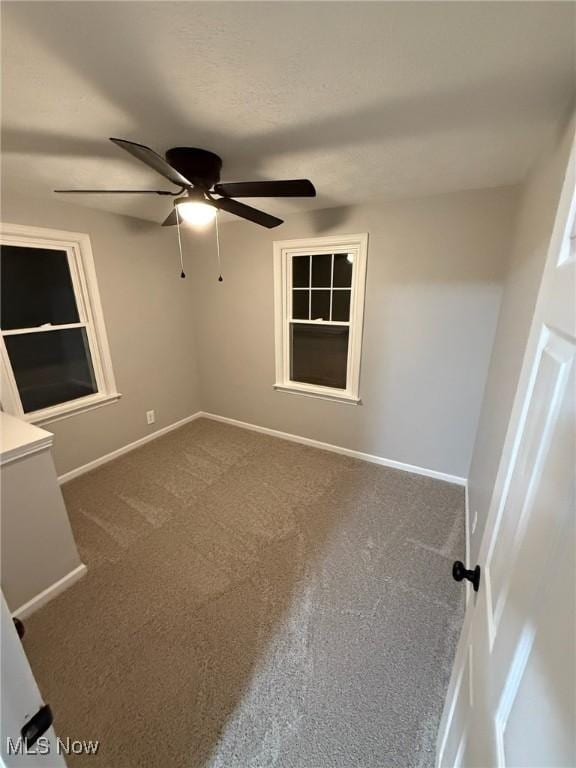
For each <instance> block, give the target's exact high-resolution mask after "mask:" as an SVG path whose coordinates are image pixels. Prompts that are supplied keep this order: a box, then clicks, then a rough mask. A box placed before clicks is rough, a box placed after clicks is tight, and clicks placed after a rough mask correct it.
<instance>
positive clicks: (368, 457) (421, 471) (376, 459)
mask: <svg viewBox="0 0 576 768" xmlns="http://www.w3.org/2000/svg"><path fill="white" fill-rule="evenodd" d="M199 416H201V417H203V418H205V419H212V420H213V421H221V422H223V423H224V424H232V425H234V426H236V427H242V428H243V429H250V430H252V431H253V432H262V434H264V435H271V436H272V437H279V438H280V439H282V440H289V441H290V442H293V443H301V444H302V445H307V446H310V447H311V448H319V449H321V450H323V451H331V452H332V453H340V454H342V455H343V456H350V457H351V458H353V459H360V460H361V461H368V462H370V463H371V464H380V465H381V466H383V467H390V468H391V469H399V470H401V471H402V472H412V474H415V475H424V476H425V477H432V478H434V480H443V481H444V482H446V483H453V484H454V485H462V486H466V478H465V477H459V476H458V475H449V474H448V473H446V472H438V470H436V469H427V468H426V467H417V466H415V465H414V464H405V463H404V462H402V461H395V460H394V459H385V458H383V457H382V456H374V455H372V454H370V453H362V452H361V451H354V450H352V449H351V448H344V447H342V446H340V445H332V444H331V443H323V442H321V441H320V440H313V439H312V438H310V437H302V436H301V435H293V434H291V433H290V432H280V431H279V430H278V429H270V428H269V427H259V426H257V425H256V424H249V423H248V422H246V421H238V419H230V418H228V417H227V416H218V415H217V414H215V413H206V412H203V411H201V412H200V413H199V414H196V417H199Z"/></svg>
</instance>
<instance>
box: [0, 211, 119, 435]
mask: <svg viewBox="0 0 576 768" xmlns="http://www.w3.org/2000/svg"><path fill="white" fill-rule="evenodd" d="M0 288H1V296H0V326H1V342H0V356H1V362H2V406H3V408H4V410H7V411H9V412H10V413H12V414H13V415H16V416H20V417H23V418H25V419H27V420H29V421H36V422H44V421H50V420H51V419H53V418H59V417H61V416H63V415H67V414H71V413H73V412H76V411H79V410H87V409H89V408H92V407H96V406H98V405H102V404H104V403H105V402H110V401H113V400H117V399H118V397H119V395H118V393H116V391H115V386H114V379H113V375H112V369H111V362H110V357H109V353H108V347H107V342H106V337H105V329H104V326H103V320H102V317H101V308H100V303H99V298H98V291H97V286H96V276H95V272H94V268H93V263H92V259H91V251H90V241H89V239H88V236H87V235H75V234H74V233H70V232H58V231H55V230H44V229H40V228H36V227H23V226H18V225H2V231H1V239H0Z"/></svg>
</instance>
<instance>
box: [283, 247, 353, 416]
mask: <svg viewBox="0 0 576 768" xmlns="http://www.w3.org/2000/svg"><path fill="white" fill-rule="evenodd" d="M366 249H367V236H366V235H352V236H346V237H340V238H316V239H312V240H309V241H284V242H281V243H276V244H275V279H276V385H275V386H276V388H277V389H282V390H289V391H294V392H299V393H302V394H310V395H317V396H322V397H329V398H331V399H342V400H348V401H354V402H358V400H359V375H360V357H361V355H360V352H361V341H362V317H363V310H364V306H363V305H364V282H365V271H366Z"/></svg>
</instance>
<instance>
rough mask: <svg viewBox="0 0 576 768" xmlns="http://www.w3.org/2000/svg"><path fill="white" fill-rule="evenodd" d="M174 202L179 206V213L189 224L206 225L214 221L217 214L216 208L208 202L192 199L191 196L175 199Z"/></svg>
mask: <svg viewBox="0 0 576 768" xmlns="http://www.w3.org/2000/svg"><path fill="white" fill-rule="evenodd" d="M174 204H175V205H176V207H177V208H178V215H179V216H180V218H182V219H183V220H184V221H185V222H187V223H188V224H194V225H196V226H200V227H201V226H204V225H206V224H210V222H211V221H214V218H215V216H216V209H215V208H213V207H212V206H211V205H208V204H207V203H202V202H199V201H198V200H190V199H189V198H186V197H184V198H180V199H179V200H175V201H174Z"/></svg>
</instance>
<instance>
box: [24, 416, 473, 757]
mask: <svg viewBox="0 0 576 768" xmlns="http://www.w3.org/2000/svg"><path fill="white" fill-rule="evenodd" d="M64 495H65V499H66V503H67V506H68V510H69V514H70V519H71V523H72V527H73V529H74V534H75V536H76V540H77V543H78V547H79V550H80V555H81V557H82V559H83V561H84V562H85V563H86V564H87V565H88V574H87V575H86V577H85V578H84V579H82V580H81V581H80V582H78V583H77V584H76V585H74V586H73V587H72V588H71V589H69V590H68V591H67V592H65V593H64V594H62V595H61V596H59V597H58V598H56V599H55V600H53V601H52V602H51V603H49V604H48V605H46V606H45V607H44V608H42V609H41V610H40V611H38V612H37V613H35V614H34V615H33V616H31V617H30V618H29V619H28V620H27V622H26V636H25V638H24V646H25V649H26V652H27V654H28V657H29V659H30V662H31V665H32V668H33V671H34V673H35V675H36V678H37V680H38V683H39V685H40V688H41V690H42V693H43V695H44V697H45V700H46V701H48V702H49V703H50V704H51V706H52V708H53V710H54V712H55V727H56V732H57V733H58V735H59V736H60V737H61V738H65V737H70V738H71V739H93V740H94V739H97V740H99V741H100V747H99V751H98V753H97V754H96V755H95V756H93V755H92V756H78V757H69V758H67V759H68V762H69V764H70V765H72V766H76V765H86V766H93V768H136V767H138V768H145V767H146V766H150V767H151V768H170V767H172V766H173V767H174V768H180V767H181V768H208V767H209V768H411V767H412V766H414V767H415V768H425V767H428V766H432V765H433V763H434V747H435V739H436V732H437V728H438V723H439V719H440V715H441V710H442V706H443V701H444V695H445V691H446V687H447V683H448V678H449V674H450V670H451V666H452V661H453V657H454V652H455V647H456V642H457V638H458V634H459V631H460V627H461V624H462V619H463V596H464V589H463V588H462V586H461V585H457V584H456V583H455V582H454V581H453V580H452V577H451V563H452V561H453V560H454V559H455V558H461V559H463V555H464V510H463V504H464V498H463V495H464V494H463V489H462V488H459V487H457V486H454V485H450V484H448V483H444V482H440V481H436V480H431V479H429V478H426V477H421V476H418V475H412V474H407V473H405V472H400V471H397V470H391V469H387V468H384V467H380V466H376V465H373V464H368V463H365V462H361V461H357V460H354V459H350V458H348V457H344V456H340V455H338V454H334V453H328V452H325V451H320V450H317V449H313V448H307V447H304V446H302V445H298V444H295V443H290V442H286V441H283V440H280V439H277V438H272V437H268V436H265V435H261V434H258V433H255V432H250V431H247V430H243V429H239V428H237V427H232V426H228V425H225V424H221V423H218V422H214V421H208V420H205V419H200V420H198V421H195V422H192V423H190V424H189V425H187V426H185V427H183V428H181V429H179V430H177V431H174V432H171V433H169V434H168V435H166V436H164V437H161V438H159V439H157V440H155V441H153V442H151V443H148V444H147V445H145V446H143V447H142V448H140V449H138V450H135V451H133V452H131V453H129V454H126V455H125V456H123V457H121V458H119V459H117V460H115V461H113V462H111V463H109V464H106V465H105V466H103V467H101V468H99V469H97V470H95V471H93V472H91V473H89V474H87V475H84V476H82V477H80V478H78V479H76V480H73V481H72V482H70V483H68V484H66V485H65V486H64Z"/></svg>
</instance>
